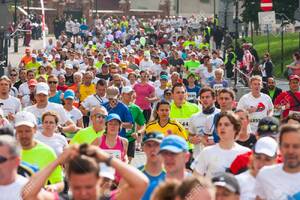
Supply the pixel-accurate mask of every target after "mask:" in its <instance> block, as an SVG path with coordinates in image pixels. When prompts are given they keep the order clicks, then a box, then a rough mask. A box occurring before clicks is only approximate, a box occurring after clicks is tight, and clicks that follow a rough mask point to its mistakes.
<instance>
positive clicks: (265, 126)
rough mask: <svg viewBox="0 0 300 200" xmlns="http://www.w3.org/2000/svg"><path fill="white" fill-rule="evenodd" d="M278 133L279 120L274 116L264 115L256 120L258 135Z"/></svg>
mask: <svg viewBox="0 0 300 200" xmlns="http://www.w3.org/2000/svg"><path fill="white" fill-rule="evenodd" d="M278 133H279V121H278V119H276V118H275V117H264V118H262V119H261V120H259V122H258V126H257V134H258V135H264V136H267V135H277V134H278Z"/></svg>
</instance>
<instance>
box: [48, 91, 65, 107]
mask: <svg viewBox="0 0 300 200" xmlns="http://www.w3.org/2000/svg"><path fill="white" fill-rule="evenodd" d="M61 94H62V91H60V90H58V91H56V94H55V95H54V96H53V97H49V98H48V101H49V102H52V103H58V104H62V102H61V98H60V96H61Z"/></svg>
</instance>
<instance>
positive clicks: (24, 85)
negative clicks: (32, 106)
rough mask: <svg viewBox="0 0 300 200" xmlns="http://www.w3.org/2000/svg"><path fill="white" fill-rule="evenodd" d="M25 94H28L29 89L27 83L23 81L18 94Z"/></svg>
mask: <svg viewBox="0 0 300 200" xmlns="http://www.w3.org/2000/svg"><path fill="white" fill-rule="evenodd" d="M26 94H30V90H29V87H28V83H27V82H25V83H22V84H21V85H20V87H19V96H21V97H22V96H24V95H26Z"/></svg>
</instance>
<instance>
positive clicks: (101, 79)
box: [96, 78, 107, 87]
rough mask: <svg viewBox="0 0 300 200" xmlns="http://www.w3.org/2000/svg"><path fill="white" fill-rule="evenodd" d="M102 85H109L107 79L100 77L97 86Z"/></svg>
mask: <svg viewBox="0 0 300 200" xmlns="http://www.w3.org/2000/svg"><path fill="white" fill-rule="evenodd" d="M98 85H100V86H107V82H106V80H104V79H103V78H100V79H99V80H98V81H97V84H96V87H97V86H98Z"/></svg>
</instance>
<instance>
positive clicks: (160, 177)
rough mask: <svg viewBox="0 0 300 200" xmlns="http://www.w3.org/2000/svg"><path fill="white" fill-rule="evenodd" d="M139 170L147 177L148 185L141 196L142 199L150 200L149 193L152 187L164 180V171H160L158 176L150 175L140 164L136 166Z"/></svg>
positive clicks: (152, 189) (151, 191) (150, 193)
mask: <svg viewBox="0 0 300 200" xmlns="http://www.w3.org/2000/svg"><path fill="white" fill-rule="evenodd" d="M138 169H139V170H140V171H141V172H143V173H144V174H145V175H146V176H147V177H148V179H149V185H148V188H147V190H146V192H145V194H144V196H143V197H142V200H150V198H151V195H152V193H153V191H154V189H155V188H156V187H157V186H158V185H159V184H160V183H161V182H163V181H164V180H165V178H166V172H164V171H162V172H161V173H160V174H159V175H158V176H151V175H150V174H148V173H147V172H146V170H145V166H141V167H139V168H138Z"/></svg>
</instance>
